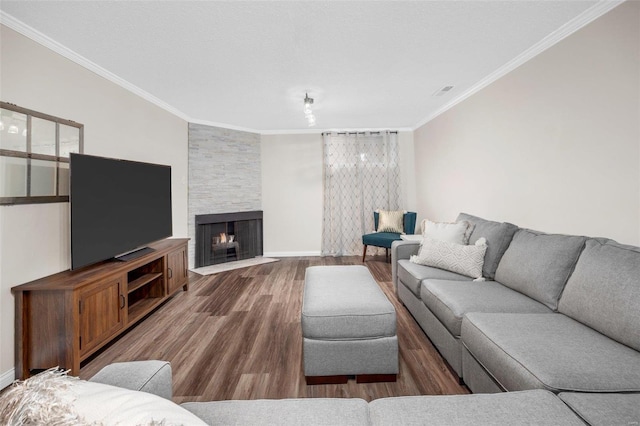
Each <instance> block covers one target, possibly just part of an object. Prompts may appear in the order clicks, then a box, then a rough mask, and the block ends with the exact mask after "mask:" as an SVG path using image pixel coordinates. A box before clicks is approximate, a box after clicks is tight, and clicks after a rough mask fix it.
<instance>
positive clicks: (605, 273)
mask: <svg viewBox="0 0 640 426" xmlns="http://www.w3.org/2000/svg"><path fill="white" fill-rule="evenodd" d="M460 220H466V221H469V222H471V223H472V224H474V225H475V227H474V229H473V232H472V234H471V236H470V239H469V244H473V242H474V241H476V240H477V239H478V238H481V237H484V238H486V239H487V244H488V249H487V252H486V255H485V263H484V268H483V276H484V277H486V278H488V279H489V280H488V281H485V282H472V281H471V278H469V277H465V276H462V275H458V274H455V273H452V272H448V271H444V270H440V269H437V268H433V267H429V266H423V265H418V264H414V263H411V262H410V261H409V258H410V256H411V255H413V254H416V253H417V252H418V249H419V243H416V242H412V241H401V242H396V243H394V244H393V246H392V262H393V265H392V277H393V281H394V284H395V286H396V290H397V296H398V298H399V299H400V300H401V301H402V303H403V304H404V305H405V306H406V307H407V309H408V310H409V311H410V312H411V313H412V314H413V316H414V318H415V319H416V321H417V322H418V323H419V324H420V326H421V327H422V329H423V330H424V332H425V333H426V335H427V336H428V337H429V338H430V339H431V341H432V342H433V344H434V345H435V346H436V348H437V349H438V350H439V351H440V353H441V355H442V356H443V357H444V358H445V360H446V361H447V362H448V363H449V365H450V366H451V368H452V370H454V371H455V372H456V373H457V374H458V376H459V377H460V378H461V379H462V380H464V382H465V383H466V384H467V386H468V387H469V388H470V389H471V390H472V391H473V392H474V393H486V392H502V391H519V390H526V389H546V390H549V391H551V392H554V393H561V392H592V393H603V392H615V393H622V392H624V393H627V392H640V248H638V247H634V246H628V245H623V244H619V243H616V242H615V241H612V240H608V239H603V238H587V237H582V236H571V235H558V234H546V233H542V232H538V231H532V230H529V229H520V228H518V227H516V226H515V225H513V224H509V223H499V222H494V221H488V220H485V219H482V218H478V217H475V216H471V215H468V214H464V213H462V214H460V216H459V217H458V221H460ZM636 421H640V419H636Z"/></svg>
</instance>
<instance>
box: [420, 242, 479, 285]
mask: <svg viewBox="0 0 640 426" xmlns="http://www.w3.org/2000/svg"><path fill="white" fill-rule="evenodd" d="M486 251H487V240H486V239H484V238H480V239H478V241H476V243H475V245H471V246H466V245H462V244H456V243H450V242H448V241H441V240H434V239H432V238H425V239H424V240H423V241H422V244H421V246H420V251H419V252H418V255H417V256H415V255H414V256H411V258H410V259H409V260H410V261H411V262H413V263H417V264H420V265H426V266H433V267H435V268H440V269H445V270H447V271H451V272H455V273H457V274H461V275H466V276H468V277H472V278H476V279H479V278H482V265H484V254H485V252H486Z"/></svg>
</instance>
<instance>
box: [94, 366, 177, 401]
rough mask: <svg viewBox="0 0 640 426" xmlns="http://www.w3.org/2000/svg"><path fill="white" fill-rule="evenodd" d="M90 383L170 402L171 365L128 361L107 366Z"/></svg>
mask: <svg viewBox="0 0 640 426" xmlns="http://www.w3.org/2000/svg"><path fill="white" fill-rule="evenodd" d="M89 381H90V382H96V383H102V384H105V385H111V386H118V387H121V388H125V389H129V390H136V391H142V392H147V393H152V394H154V395H158V396H161V397H163V398H166V399H168V400H170V401H171V398H172V396H173V390H172V384H171V364H169V363H168V362H167V361H130V362H116V363H113V364H109V365H107V366H106V367H104V368H103V369H102V370H100V371H98V373H97V374H96V375H95V376H93V377H92V378H90V379H89Z"/></svg>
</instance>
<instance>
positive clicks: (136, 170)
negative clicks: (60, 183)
mask: <svg viewBox="0 0 640 426" xmlns="http://www.w3.org/2000/svg"><path fill="white" fill-rule="evenodd" d="M70 179H71V184H70V186H71V189H70V202H71V269H78V268H82V267H84V266H87V265H91V264H93V263H97V262H100V261H103V260H107V259H110V258H112V257H115V256H117V255H120V254H123V253H125V252H129V251H132V250H135V249H138V248H141V247H144V246H145V245H146V244H149V243H151V242H154V241H158V240H161V239H164V238H167V237H170V236H171V235H172V220H171V167H170V166H163V165H159V164H150V163H141V162H136V161H127V160H117V159H112V158H103V157H95V156H91V155H84V154H71V160H70Z"/></svg>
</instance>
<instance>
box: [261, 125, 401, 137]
mask: <svg viewBox="0 0 640 426" xmlns="http://www.w3.org/2000/svg"><path fill="white" fill-rule="evenodd" d="M388 130H391V131H394V132H413V130H414V129H413V128H412V127H393V126H390V127H380V128H368V127H367V128H344V129H335V128H324V129H321V128H317V127H314V128H313V129H280V130H262V131H260V134H261V135H307V134H318V135H319V134H322V133H331V132H340V133H343V132H386V131H388Z"/></svg>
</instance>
